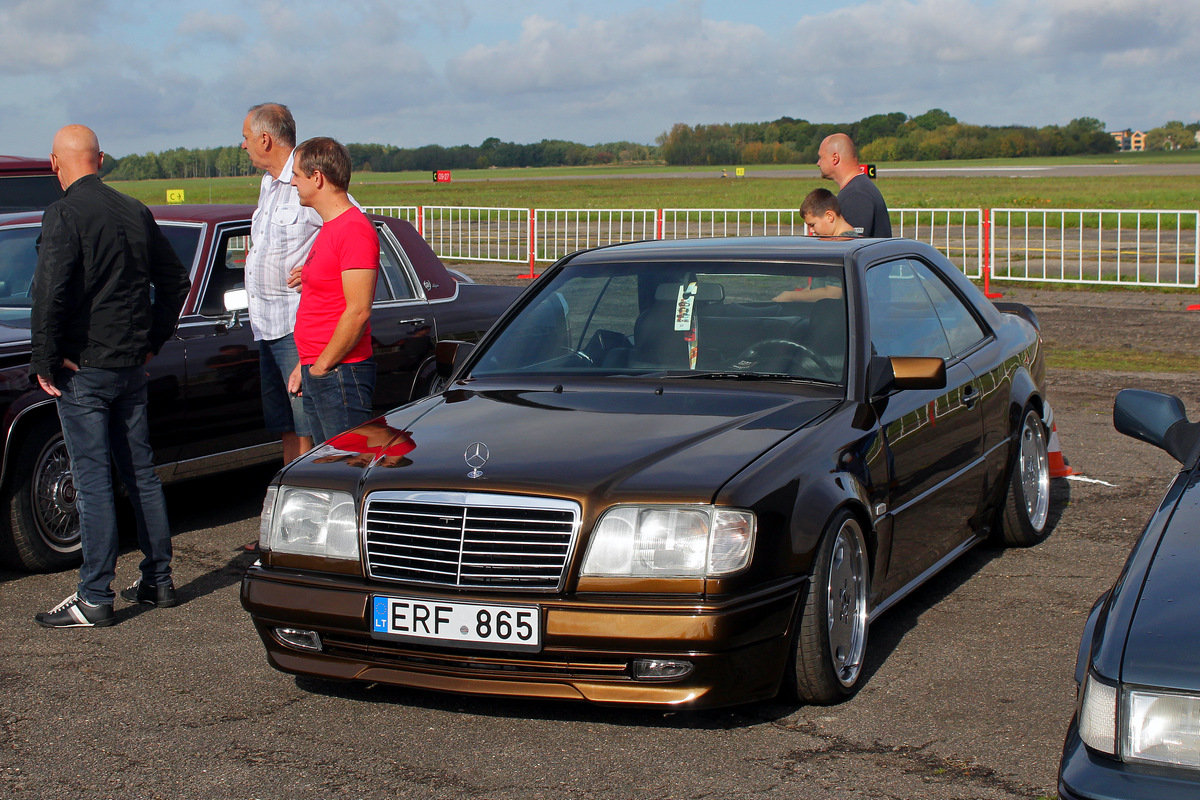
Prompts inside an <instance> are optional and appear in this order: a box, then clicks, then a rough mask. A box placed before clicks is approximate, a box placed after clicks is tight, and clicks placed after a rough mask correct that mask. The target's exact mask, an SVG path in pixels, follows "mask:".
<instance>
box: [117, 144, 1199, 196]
mask: <svg viewBox="0 0 1200 800" xmlns="http://www.w3.org/2000/svg"><path fill="white" fill-rule="evenodd" d="M1113 161H1118V162H1120V163H1181V162H1186V163H1200V151H1189V152H1183V153H1145V154H1142V153H1138V154H1121V155H1118V156H1108V157H1105V158H1100V157H1093V158H1071V159H1065V158H1064V159H1044V158H1043V159H1013V160H1008V161H1002V160H985V161H971V162H919V163H898V164H881V165H879V180H878V185H879V188H880V190H881V191H882V192H883V194H884V197H885V198H886V199H887V201H888V205H889V206H890V207H891V208H1033V209H1036V208H1122V209H1125V208H1129V209H1195V208H1197V204H1198V203H1200V176H1181V177H1149V176H1137V175H1131V176H1121V175H1112V176H1104V177H1089V178H1045V177H1021V178H991V177H978V178H973V177H952V178H945V177H930V176H913V175H902V176H891V177H889V176H888V169H889V168H891V169H898V168H902V167H905V168H912V167H918V168H920V167H923V168H934V167H943V166H993V165H997V164H1000V165H1014V166H1043V165H1063V164H1080V163H1111V162H1113ZM797 169H803V170H811V172H812V177H811V178H795V177H770V176H771V175H772V174H773V173H778V172H779V171H782V170H797ZM747 171H748V172H749V173H750V174H749V176H748V177H745V178H735V177H732V176H733V174H734V170H733V168H732V167H730V168H729V175H730V176H731V177H729V178H725V179H723V178H721V177H720V175H721V167H703V168H701V167H691V168H685V167H661V166H645V167H579V168H554V169H551V168H547V169H497V170H458V171H455V172H454V180H453V181H452V182H450V183H434V182H433V181H432V180H431V175H430V173H425V172H421V173H415V172H407V173H374V172H363V173H358V174H356V175H355V176H354V179H353V182H352V186H351V191H352V192H353V194H354V196H355V197H356V198H357V199H358V201H359V202H360V203H362V204H363V205H368V206H384V205H404V206H415V205H421V206H438V205H444V206H483V207H489V208H569V209H574V208H606V209H620V208H770V209H774V208H796V207H798V206H799V205H800V201H801V199H803V197H804V195H805V194H807V193H808V191H809V190H810V189H812V188H815V187H817V186H822V185H823V186H826V187H829V186H831V185H832V184H830V183H829V182H828V181H822V180H820V179H819V178H818V177H817V173H816V168H815V167H813V166H811V165H778V166H775V165H768V166H750V167H747ZM667 173H675V174H677V173H689V174H691V175H695V176H697V177H687V178H679V177H666V174H667ZM113 185H114V186H115V187H117V188H118V189H120V190H122V191H124V192H127V193H128V194H131V195H133V196H134V197H137V198H138V199H139V200H142V201H143V202H146V203H150V204H159V203H164V202H166V193H167V191H168V190H171V189H183V190H184V192H185V198H186V200H187V202H189V203H254V202H256V200H257V198H258V178H257V177H242V178H215V179H204V178H196V179H189V180H160V181H136V182H127V181H120V182H114V183H113Z"/></svg>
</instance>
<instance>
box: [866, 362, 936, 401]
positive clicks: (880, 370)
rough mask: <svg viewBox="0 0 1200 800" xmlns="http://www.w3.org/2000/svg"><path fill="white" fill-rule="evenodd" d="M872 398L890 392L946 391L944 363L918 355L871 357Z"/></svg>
mask: <svg viewBox="0 0 1200 800" xmlns="http://www.w3.org/2000/svg"><path fill="white" fill-rule="evenodd" d="M870 388H871V397H878V396H879V395H881V394H884V393H886V392H889V391H891V390H892V389H945V388H946V362H945V360H944V359H941V358H926V357H917V356H873V357H872V358H871V386H870Z"/></svg>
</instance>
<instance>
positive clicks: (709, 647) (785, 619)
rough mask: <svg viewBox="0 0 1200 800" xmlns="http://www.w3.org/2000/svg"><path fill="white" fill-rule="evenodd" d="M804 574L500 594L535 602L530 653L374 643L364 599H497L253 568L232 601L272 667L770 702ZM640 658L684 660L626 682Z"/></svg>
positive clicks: (637, 697) (494, 690)
mask: <svg viewBox="0 0 1200 800" xmlns="http://www.w3.org/2000/svg"><path fill="white" fill-rule="evenodd" d="M802 585H803V581H802V580H789V581H786V582H781V583H778V584H773V585H772V586H770V587H767V588H765V589H760V590H758V591H756V592H753V593H745V594H740V595H737V596H736V597H734V598H729V599H725V600H722V601H720V602H713V601H702V600H700V599H699V598H695V597H680V598H663V597H655V598H646V597H619V598H617V597H612V596H605V597H603V598H583V599H580V598H576V597H569V596H568V597H564V596H561V595H555V596H526V595H522V596H520V597H518V596H511V597H508V596H506V597H505V598H504V600H505V601H507V602H518V601H519V602H522V603H536V604H537V605H539V606H541V608H542V609H543V646H542V649H541V650H540V651H539V652H535V653H525V652H506V651H496V650H476V649H467V648H456V647H440V646H426V645H423V644H414V643H409V642H395V641H385V640H380V639H374V638H372V637H371V635H370V632H369V631H370V621H371V618H370V615H371V597H372V595H373V594H403V595H406V596H422V597H426V598H429V599H430V600H437V599H439V598H442V599H446V600H458V601H463V602H470V601H475V602H489V601H490V602H495V601H496V600H497V598H496V596H495V595H490V596H486V597H485V596H480V595H474V596H469V595H453V596H449V595H440V594H437V593H436V592H432V591H430V590H429V589H427V588H425V589H419V590H416V591H412V590H411V587H399V586H383V585H378V584H368V583H367V582H366V581H364V580H362V579H356V578H348V577H347V578H339V577H336V576H327V575H317V574H314V573H305V572H298V571H289V570H280V569H276V568H270V567H264V566H262V565H260V564H255V565H254V566H252V567H251V568H250V569H249V570H248V571H247V572H246V575H245V577H244V578H243V579H242V592H241V598H242V606H243V608H245V609H246V610H247V611H248V612H250V615H251V618H252V619H253V621H254V626H255V628H256V629H257V630H258V633H259V636H260V637H261V638H262V640H263V644H264V645H265V646H266V649H267V659H268V660H269V661H270V663H271V665H272V666H274V667H275V668H276V669H279V670H282V671H284V672H290V673H295V674H298V675H311V676H316V677H320V678H329V679H336V680H358V681H368V682H378V683H388V684H395V685H398V686H408V687H413V688H420V689H433V690H437V691H446V692H457V693H463V694H478V695H502V696H511V697H529V698H553V699H566V700H587V701H591V702H595V703H603V704H628V705H639V706H668V707H689V708H702V707H715V706H723V705H733V704H737V703H744V702H751V701H754V700H761V699H766V698H770V697H773V696H774V695H775V694H776V693H777V692H778V690H779V686H780V682H781V680H782V678H783V674H784V666H785V664H786V662H787V659H788V653H789V642H790V630H791V626H792V620H793V618H794V616H795V610H796V602H797V598H798V596H799V590H800V588H801V587H802ZM281 627H282V628H294V629H304V630H311V631H314V632H316V633H317V634H318V635H319V637H320V642H321V649H320V650H319V651H318V650H305V649H299V648H297V647H295V646H292V645H288V644H286V643H284V641H283V640H281V639H280V638H279V636H277V634H276V632H275V631H276V629H277V628H281ZM638 659H675V660H686V661H689V662H690V663H691V664H692V665H693V669H692V671H691V672H690V673H689V674H688V675H686V676H684V677H682V678H679V679H673V680H664V679H653V680H649V679H642V680H639V679H635V678H634V676H633V669H632V664H633V662H634V661H635V660H638Z"/></svg>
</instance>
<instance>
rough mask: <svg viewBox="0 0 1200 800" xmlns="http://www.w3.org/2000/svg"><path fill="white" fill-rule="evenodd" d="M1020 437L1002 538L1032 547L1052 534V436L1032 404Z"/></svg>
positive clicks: (1022, 425)
mask: <svg viewBox="0 0 1200 800" xmlns="http://www.w3.org/2000/svg"><path fill="white" fill-rule="evenodd" d="M1017 437H1018V441H1017V451H1016V453H1014V454H1013V464H1012V469H1011V470H1010V475H1009V479H1008V493H1007V495H1006V496H1005V498H1004V514H1003V520H1002V522H1001V528H1002V538H1003V541H1004V544H1006V545H1008V546H1009V547H1029V546H1031V545H1035V544H1037V543H1038V542H1040V541H1042V540H1043V539H1045V538H1046V536H1047V535H1049V533H1050V525H1049V519H1050V454H1049V437H1048V436H1047V434H1046V426H1045V425H1043V424H1042V420H1041V417H1039V416H1038V413H1037V411H1036V410H1035V409H1033V408H1031V407H1030V406H1026V407H1025V409H1024V411H1023V413H1022V416H1021V428H1020V430H1019V431H1018V432H1017Z"/></svg>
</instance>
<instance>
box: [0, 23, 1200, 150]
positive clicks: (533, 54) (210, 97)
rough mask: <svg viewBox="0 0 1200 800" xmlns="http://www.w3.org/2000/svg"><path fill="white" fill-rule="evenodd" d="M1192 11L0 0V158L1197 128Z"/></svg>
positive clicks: (1199, 65)
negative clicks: (273, 106)
mask: <svg viewBox="0 0 1200 800" xmlns="http://www.w3.org/2000/svg"><path fill="white" fill-rule="evenodd" d="M1198 75H1200V3H1197V2H1195V0H1142V2H1139V3H1130V2H1128V0H825V2H821V3H816V2H808V0H604V2H585V0H339V1H338V2H327V1H326V0H207V2H203V3H199V2H190V0H172V2H163V0H119V1H118V0H0V153H12V154H21V155H38V154H44V153H45V152H46V151H47V150H48V147H49V142H50V138H51V136H52V135H53V132H54V131H55V130H57V128H59V127H60V126H62V125H64V124H66V123H68V122H82V123H85V124H87V125H90V126H92V127H93V128H95V129H96V131H97V133H99V135H100V141H101V146H102V147H103V148H104V149H105V150H106V151H108V152H109V153H112V154H113V155H115V156H123V155H128V154H129V153H134V152H136V153H142V152H147V151H151V150H153V151H158V150H165V149H169V148H172V147H180V146H182V147H210V146H216V145H222V144H236V143H237V142H239V141H240V131H241V123H242V119H243V117H244V116H245V110H246V108H247V107H248V106H250V105H251V104H253V103H256V102H261V101H263V100H277V101H281V102H284V103H287V104H288V105H289V106H290V107H291V108H292V111H293V112H294V113H295V115H296V118H297V121H298V123H299V127H300V131H299V133H300V136H301V138H306V137H308V136H316V135H330V136H334V137H336V138H339V139H341V140H343V141H346V142H380V143H385V144H394V145H398V146H400V147H418V146H421V145H424V144H442V145H454V144H473V145H476V144H479V143H480V142H482V141H483V140H484V139H486V138H487V137H489V136H496V137H499V138H500V139H503V140H505V141H515V142H535V141H539V140H541V139H544V138H549V139H568V140H572V141H577V142H582V143H584V144H596V143H599V142H609V141H616V140H630V141H635V142H643V143H652V142H653V141H654V140H655V137H657V136H658V135H659V134H660V133H663V132H665V131H667V130H668V129H669V128H670V127H671V126H672V125H673V124H674V123H676V122H686V123H688V124H697V123H707V122H743V121H765V120H771V119H777V118H778V117H781V116H785V115H786V116H791V117H795V118H801V119H807V120H810V121H813V122H845V121H853V120H857V119H860V118H862V117H864V116H867V115H870V114H877V113H888V112H893V111H902V112H904V113H906V114H909V115H917V114H920V113H923V112H924V111H927V110H928V109H930V108H943V109H945V110H946V111H948V112H950V113H951V114H952V115H954V116H956V117H957V118H958V119H959V120H960V121H963V122H970V123H975V124H982V125H1000V124H1008V123H1018V124H1028V125H1049V124H1065V123H1067V122H1069V121H1070V120H1071V119H1073V118H1075V117H1084V116H1087V117H1096V118H1098V119H1100V120H1102V121H1103V122H1105V123H1106V125H1107V126H1108V127H1109V128H1110V129H1116V128H1126V127H1131V128H1142V129H1148V128H1151V127H1155V126H1158V125H1161V124H1163V123H1164V122H1166V121H1168V120H1172V119H1179V120H1183V121H1184V122H1194V121H1196V120H1197V119H1200V90H1198V89H1197V88H1196V79H1197V76H1198Z"/></svg>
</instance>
